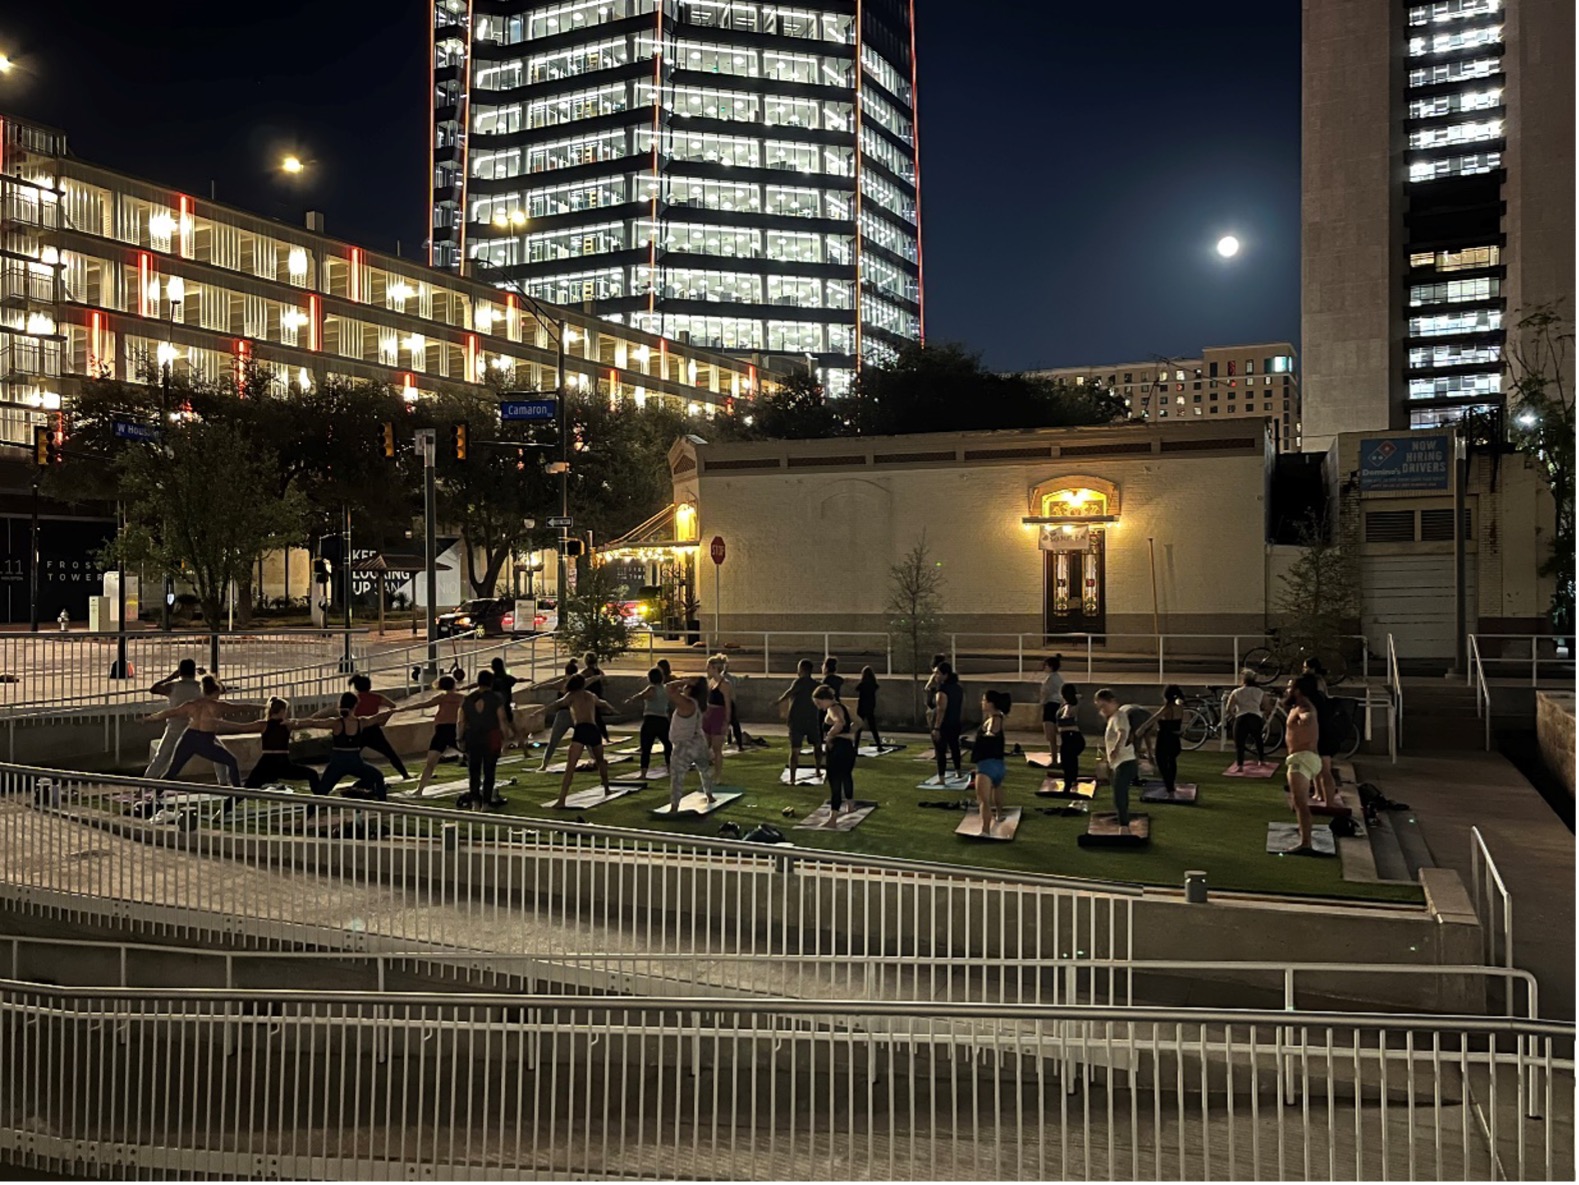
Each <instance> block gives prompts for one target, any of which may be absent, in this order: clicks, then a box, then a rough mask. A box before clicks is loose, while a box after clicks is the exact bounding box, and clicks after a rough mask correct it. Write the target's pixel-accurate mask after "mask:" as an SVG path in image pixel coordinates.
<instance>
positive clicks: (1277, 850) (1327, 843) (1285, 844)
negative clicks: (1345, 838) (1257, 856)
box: [1266, 823, 1338, 856]
mask: <svg viewBox="0 0 1579 1185" xmlns="http://www.w3.org/2000/svg"><path fill="white" fill-rule="evenodd" d="M1310 843H1311V846H1312V847H1313V848H1315V849H1316V853H1317V855H1319V856H1336V855H1337V854H1338V843H1337V840H1335V839H1334V838H1333V835H1332V828H1330V827H1312V828H1311V829H1310ZM1298 846H1299V824H1297V823H1268V824H1267V825H1266V850H1267V855H1269V856H1286V855H1288V850H1289V849H1290V848H1293V847H1298Z"/></svg>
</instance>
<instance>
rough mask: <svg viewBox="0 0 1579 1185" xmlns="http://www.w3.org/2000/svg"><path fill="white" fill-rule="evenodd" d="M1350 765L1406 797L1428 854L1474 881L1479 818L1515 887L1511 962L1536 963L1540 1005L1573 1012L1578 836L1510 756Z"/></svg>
mask: <svg viewBox="0 0 1579 1185" xmlns="http://www.w3.org/2000/svg"><path fill="white" fill-rule="evenodd" d="M1355 767H1356V772H1357V773H1358V775H1359V777H1360V779H1361V780H1362V781H1371V782H1375V783H1376V785H1377V786H1378V787H1379V788H1380V789H1381V791H1382V793H1383V794H1385V795H1387V797H1388V798H1393V799H1397V800H1398V801H1400V802H1407V803H1408V804H1409V805H1410V807H1411V808H1412V809H1413V812H1414V814H1415V817H1416V818H1417V819H1418V820H1419V824H1420V830H1421V833H1422V834H1423V835H1424V836H1425V840H1426V843H1427V844H1428V845H1429V846H1430V848H1431V855H1432V857H1433V858H1434V860H1435V861H1436V863H1437V864H1438V865H1439V866H1440V867H1442V868H1451V869H1452V870H1453V871H1455V872H1457V873H1458V874H1459V875H1460V876H1461V877H1463V878H1464V885H1465V888H1466V889H1469V890H1470V892H1471V893H1473V888H1472V886H1471V884H1470V844H1471V839H1470V828H1471V827H1479V828H1480V833H1481V835H1482V836H1484V837H1485V841H1486V847H1487V848H1488V849H1489V850H1490V852H1491V856H1492V859H1493V860H1495V861H1496V864H1497V869H1498V871H1500V872H1501V873H1502V877H1503V881H1504V882H1505V883H1506V884H1507V886H1508V891H1509V892H1510V893H1511V894H1512V895H1513V962H1514V964H1515V965H1516V966H1518V967H1522V968H1524V969H1526V970H1528V971H1531V972H1533V973H1534V975H1535V977H1536V979H1537V981H1538V982H1539V984H1540V990H1541V1000H1540V1004H1541V1015H1542V1016H1543V1017H1545V1018H1548V1019H1553V1020H1572V1019H1574V836H1573V833H1572V832H1570V831H1569V830H1568V828H1566V827H1565V826H1563V823H1562V821H1561V820H1560V819H1559V818H1558V817H1557V816H1556V815H1555V814H1554V813H1553V812H1552V809H1551V807H1549V806H1547V805H1546V802H1545V800H1544V799H1542V798H1541V795H1540V792H1539V791H1537V790H1536V789H1535V787H1533V786H1531V785H1530V784H1529V782H1528V781H1526V780H1525V778H1524V776H1523V775H1522V774H1521V773H1519V771H1518V770H1517V769H1515V768H1514V767H1513V765H1512V763H1511V762H1509V761H1508V759H1507V758H1505V757H1503V756H1502V755H1501V754H1499V753H1474V752H1460V753H1453V754H1451V755H1450V756H1443V757H1423V756H1415V755H1413V754H1400V755H1399V758H1398V764H1397V765H1389V764H1388V763H1387V761H1386V759H1385V758H1382V757H1375V756H1367V755H1364V754H1361V755H1358V756H1357V757H1356V758H1355Z"/></svg>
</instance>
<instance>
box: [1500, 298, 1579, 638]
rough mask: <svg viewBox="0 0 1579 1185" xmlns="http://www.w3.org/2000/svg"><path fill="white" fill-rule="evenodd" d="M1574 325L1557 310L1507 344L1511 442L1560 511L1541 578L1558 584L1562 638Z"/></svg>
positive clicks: (1567, 586)
mask: <svg viewBox="0 0 1579 1185" xmlns="http://www.w3.org/2000/svg"><path fill="white" fill-rule="evenodd" d="M1573 340H1574V337H1573V331H1572V328H1571V326H1570V324H1569V323H1568V322H1566V321H1564V319H1563V318H1562V317H1561V315H1560V314H1559V313H1558V311H1557V308H1556V306H1554V305H1549V304H1548V305H1541V306H1539V307H1537V308H1536V309H1534V310H1533V311H1532V312H1530V313H1528V314H1526V315H1525V316H1524V317H1522V318H1521V319H1520V320H1519V323H1518V326H1517V332H1516V334H1514V335H1512V336H1510V338H1509V340H1508V345H1507V358H1508V374H1509V376H1510V379H1511V382H1510V384H1509V400H1508V403H1509V414H1510V416H1511V419H1512V422H1511V423H1510V425H1509V428H1508V436H1509V441H1510V443H1512V445H1513V446H1514V447H1515V448H1516V449H1518V450H1519V451H1520V452H1522V453H1525V454H1526V455H1527V456H1529V457H1530V458H1531V459H1532V460H1533V461H1534V462H1535V464H1536V467H1537V468H1538V469H1539V470H1540V472H1541V476H1542V477H1544V478H1545V479H1546V486H1547V488H1548V489H1549V490H1550V491H1551V494H1552V502H1553V503H1554V505H1555V508H1556V515H1555V520H1556V521H1555V529H1554V530H1553V532H1552V546H1551V554H1550V555H1549V556H1547V558H1546V561H1545V563H1543V564H1542V565H1541V569H1540V573H1541V575H1542V576H1551V577H1552V578H1553V579H1554V580H1555V581H1556V586H1555V588H1554V589H1553V590H1552V601H1551V609H1550V613H1551V622H1552V628H1553V630H1554V631H1555V632H1557V633H1559V634H1569V633H1572V632H1573V628H1574V427H1575V425H1574V396H1573V391H1572V390H1571V389H1570V383H1569V380H1568V378H1567V376H1566V371H1567V368H1568V364H1569V350H1570V349H1571V347H1572V345H1573Z"/></svg>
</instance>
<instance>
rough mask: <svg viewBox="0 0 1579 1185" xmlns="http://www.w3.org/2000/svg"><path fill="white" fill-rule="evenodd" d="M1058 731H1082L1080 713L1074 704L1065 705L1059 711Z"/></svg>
mask: <svg viewBox="0 0 1579 1185" xmlns="http://www.w3.org/2000/svg"><path fill="white" fill-rule="evenodd" d="M1058 731H1059V732H1079V731H1080V711H1079V709H1078V708H1076V707H1075V705H1074V704H1065V705H1064V706H1063V707H1061V708H1059V709H1058Z"/></svg>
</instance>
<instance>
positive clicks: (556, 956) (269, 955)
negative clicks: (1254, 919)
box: [0, 934, 1541, 1021]
mask: <svg viewBox="0 0 1579 1185" xmlns="http://www.w3.org/2000/svg"><path fill="white" fill-rule="evenodd" d="M0 945H9V946H10V948H11V976H12V978H13V979H15V978H16V977H17V969H18V966H19V963H18V960H19V958H20V951H21V949H22V948H23V947H40V946H44V947H67V948H70V949H73V950H77V949H84V950H113V951H116V952H118V953H119V955H120V958H119V959H118V960H117V966H118V967H119V970H120V975H121V980H120V982H119V983H118V984H114V985H99V984H73V985H66V986H74V987H98V986H115V987H123V988H124V987H130V986H132V985H131V984H128V983H127V982H126V974H127V956H128V955H129V954H131V953H132V952H136V953H139V954H170V955H179V956H181V957H183V958H194V959H200V960H201V959H208V960H222V961H223V962H224V963H225V976H226V979H225V986H226V987H227V988H234V986H235V985H234V982H233V978H234V973H235V963H236V962H237V961H238V960H240V961H244V962H260V961H266V962H284V963H314V962H337V963H370V964H372V965H374V966H375V967H376V968H378V971H379V974H380V976H383V975H384V974H386V973H387V971H388V969H389V966H390V964H395V963H437V962H442V963H443V964H445V965H446V966H454V967H462V968H467V969H473V970H479V969H482V970H488V971H498V970H502V969H504V968H507V967H509V966H510V965H511V964H517V963H527V964H540V963H545V962H551V963H553V964H555V965H570V966H575V965H577V964H586V963H596V964H613V965H615V966H616V967H617V966H619V965H620V964H621V963H642V964H663V963H679V962H684V961H690V960H693V959H694V958H695V955H693V954H680V953H675V952H666V951H657V952H631V951H621V952H607V953H591V954H569V953H564V952H555V953H552V954H549V953H534V954H513V953H498V954H495V953H492V952H489V953H486V954H475V955H468V954H465V953H461V952H456V951H453V950H436V949H434V948H432V947H424V948H416V949H408V950H398V949H396V950H388V949H385V950H265V949H259V950H212V949H208V948H205V947H190V946H166V945H161V944H158V943H142V942H112V941H109V940H106V939H96V938H56V937H52V936H45V935H35V934H0ZM706 958H707V961H708V962H709V963H735V962H739V963H745V962H756V961H760V960H761V959H762V958H763V956H761V955H757V954H741V953H728V952H709V953H708V955H707V956H706ZM771 958H772V960H773V961H774V962H776V963H782V964H792V965H812V966H843V965H844V964H846V963H848V961H849V956H848V955H846V954H842V953H822V954H799V953H795V954H790V953H785V954H776V955H773V956H771ZM865 958H866V959H877V960H882V959H883V958H884V956H880V955H876V956H874V955H868V956H865ZM894 961H899V962H907V963H908V962H912V961H913V960H911V959H909V958H908V957H903V958H896V959H895V960H894ZM1056 962H1057V965H1059V966H1062V967H1067V968H1073V969H1075V970H1078V971H1091V972H1095V973H1098V974H1101V973H1102V972H1113V973H1119V974H1125V975H1126V976H1129V977H1132V976H1133V975H1137V974H1139V975H1145V974H1147V973H1150V972H1162V971H1190V972H1197V973H1199V972H1223V973H1226V974H1228V975H1233V974H1236V973H1250V974H1276V975H1280V976H1282V978H1283V982H1284V998H1285V1000H1286V1001H1293V1000H1294V999H1295V978H1296V977H1297V976H1299V975H1344V976H1355V975H1393V974H1398V975H1404V976H1427V975H1429V976H1470V977H1479V978H1489V979H1502V980H1506V981H1508V982H1510V983H1511V982H1513V981H1515V980H1516V981H1518V982H1519V983H1522V984H1523V985H1524V988H1525V1015H1524V1016H1523V1017H1521V1018H1517V1019H1523V1020H1529V1021H1536V1020H1539V1019H1541V1016H1540V998H1539V993H1540V988H1539V984H1538V982H1537V981H1536V978H1535V976H1534V974H1532V973H1531V972H1529V971H1525V970H1522V969H1520V968H1511V967H1508V968H1504V967H1487V966H1483V965H1479V964H1434V963H1319V962H1299V961H1295V962H1279V961H1276V960H1265V959H1232V960H1227V961H1224V960H1221V959H1214V960H1197V959H1145V958H1132V959H1114V958H1101V957H1089V958H1082V957H1079V956H1078V953H1077V955H1076V957H1072V958H1071V957H1069V956H1067V955H1065V956H1059V957H1058V958H1057V960H1056ZM926 963H927V965H928V967H934V966H935V967H940V968H948V969H951V970H952V969H955V968H966V969H987V970H994V971H1001V970H1028V969H1035V970H1046V969H1047V968H1048V966H1049V960H1048V959H1046V958H1028V957H1006V956H983V955H937V954H935V955H931V956H929V957H928V958H927V960H926ZM1130 981H1131V982H1132V979H1131V980H1130ZM380 982H383V979H382V978H381V979H380ZM934 1002H936V1001H934ZM1507 1003H1508V1005H1509V1006H1510V1007H1511V1005H1512V999H1511V998H1510V999H1509V1000H1508V1001H1507ZM1095 1006H1096V1005H1094V1004H1093V1005H1083V1007H1095ZM1124 1006H1125V1007H1132V1006H1134V1004H1133V1001H1132V1000H1129V1001H1126V1002H1125V1004H1124ZM1178 1007H1179V1008H1180V1009H1181V1010H1182V1011H1185V1012H1187V1013H1188V1014H1190V1015H1194V1014H1195V1013H1196V1012H1197V1011H1199V1008H1198V1007H1197V1006H1194V1005H1179V1006H1178ZM1285 1008H1289V1009H1294V1010H1296V1011H1297V1009H1296V1008H1294V1005H1293V1004H1292V1003H1288V1004H1285ZM1443 1015H1449V1014H1445V1013H1444V1014H1443ZM1507 1015H1508V1016H1509V1017H1512V1016H1513V1014H1512V1013H1511V1012H1509V1013H1508V1014H1507Z"/></svg>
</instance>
